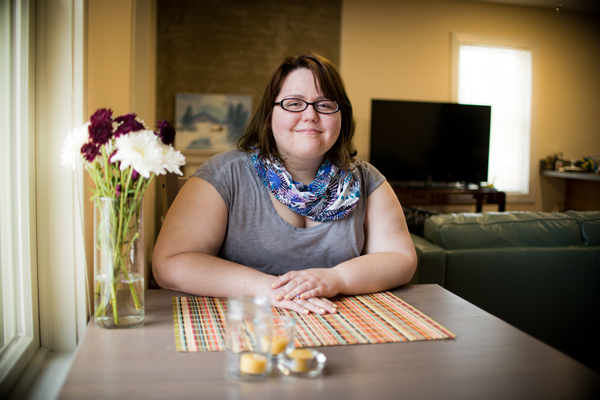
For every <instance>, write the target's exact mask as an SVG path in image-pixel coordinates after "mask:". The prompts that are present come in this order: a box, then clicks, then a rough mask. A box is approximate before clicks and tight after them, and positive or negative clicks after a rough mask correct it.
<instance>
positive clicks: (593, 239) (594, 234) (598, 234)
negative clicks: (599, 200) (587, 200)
mask: <svg viewBox="0 0 600 400" xmlns="http://www.w3.org/2000/svg"><path fill="white" fill-rule="evenodd" d="M566 214H567V215H568V216H570V217H573V218H575V219H576V220H577V221H578V222H579V226H580V229H581V237H582V239H583V243H584V244H585V245H586V246H600V211H567V212H566Z"/></svg>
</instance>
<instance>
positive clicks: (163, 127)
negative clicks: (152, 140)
mask: <svg viewBox="0 0 600 400" xmlns="http://www.w3.org/2000/svg"><path fill="white" fill-rule="evenodd" d="M156 127H157V128H158V132H157V133H156V135H157V136H158V137H159V138H160V140H161V141H162V142H163V143H164V144H166V145H169V144H173V142H174V141H175V129H174V128H173V127H172V126H171V124H169V122H168V121H167V120H166V119H163V120H162V121H161V122H158V121H156Z"/></svg>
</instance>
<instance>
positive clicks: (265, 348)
mask: <svg viewBox="0 0 600 400" xmlns="http://www.w3.org/2000/svg"><path fill="white" fill-rule="evenodd" d="M272 318H273V314H272V312H271V303H270V302H269V298H268V297H266V296H235V297H230V298H229V299H228V301H227V324H226V331H225V332H226V334H225V375H226V376H227V377H229V378H232V379H236V380H242V381H258V380H263V379H265V378H266V377H268V376H269V374H270V373H271V369H272V361H271V331H272V328H271V327H272Z"/></svg>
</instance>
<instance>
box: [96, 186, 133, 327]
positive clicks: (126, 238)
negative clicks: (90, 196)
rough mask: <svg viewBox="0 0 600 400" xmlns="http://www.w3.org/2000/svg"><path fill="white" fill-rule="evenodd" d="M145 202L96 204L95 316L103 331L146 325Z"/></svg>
mask: <svg viewBox="0 0 600 400" xmlns="http://www.w3.org/2000/svg"><path fill="white" fill-rule="evenodd" d="M141 214H142V199H141V198H140V199H137V198H128V199H125V198H123V199H119V198H117V199H112V198H106V197H101V198H98V199H96V201H95V204H94V316H95V321H96V325H98V326H100V327H102V328H109V329H119V328H136V327H139V326H142V325H143V324H144V275H143V271H144V266H143V249H142V240H141V234H142V224H141V221H142V218H141Z"/></svg>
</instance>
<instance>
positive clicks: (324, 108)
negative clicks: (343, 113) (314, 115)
mask: <svg viewBox="0 0 600 400" xmlns="http://www.w3.org/2000/svg"><path fill="white" fill-rule="evenodd" d="M273 105H274V106H281V108H283V109H284V110H286V111H291V112H302V111H304V110H306V108H307V107H308V106H309V105H310V106H313V108H314V109H315V111H316V112H318V113H321V114H334V113H336V112H338V111H339V110H340V105H339V104H338V103H336V102H335V101H332V100H321V101H316V102H314V103H309V102H308V101H304V100H300V99H283V100H281V101H280V102H279V103H274V104H273Z"/></svg>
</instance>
